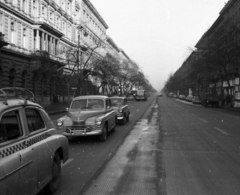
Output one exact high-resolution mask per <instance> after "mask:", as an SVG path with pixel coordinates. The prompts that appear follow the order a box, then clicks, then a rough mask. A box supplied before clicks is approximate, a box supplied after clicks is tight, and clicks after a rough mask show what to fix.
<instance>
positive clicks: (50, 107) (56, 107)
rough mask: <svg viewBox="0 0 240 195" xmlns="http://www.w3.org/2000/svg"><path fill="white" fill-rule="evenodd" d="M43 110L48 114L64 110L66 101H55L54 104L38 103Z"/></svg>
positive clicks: (66, 104) (66, 105)
mask: <svg viewBox="0 0 240 195" xmlns="http://www.w3.org/2000/svg"><path fill="white" fill-rule="evenodd" d="M40 105H41V106H42V107H43V108H44V110H45V111H46V112H47V113H48V114H49V115H53V114H59V113H64V112H66V108H67V107H68V103H65V102H64V103H56V104H40Z"/></svg>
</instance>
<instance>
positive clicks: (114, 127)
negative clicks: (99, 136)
mask: <svg viewBox="0 0 240 195" xmlns="http://www.w3.org/2000/svg"><path fill="white" fill-rule="evenodd" d="M116 126H117V118H115V124H114V126H113V128H112V132H115V131H116Z"/></svg>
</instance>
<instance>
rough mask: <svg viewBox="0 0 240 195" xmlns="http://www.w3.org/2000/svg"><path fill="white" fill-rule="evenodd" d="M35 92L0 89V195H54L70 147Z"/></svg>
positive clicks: (19, 89) (20, 89) (18, 89)
mask: <svg viewBox="0 0 240 195" xmlns="http://www.w3.org/2000/svg"><path fill="white" fill-rule="evenodd" d="M33 100H34V95H33V93H32V92H30V91H28V90H26V89H22V88H16V87H15V88H12V87H9V88H3V89H0V194H1V195H12V194H29V195H31V194H37V193H39V192H40V191H41V190H42V189H44V193H45V194H51V193H53V192H55V191H56V190H57V189H58V187H59V185H60V179H61V161H63V163H65V162H66V161H67V160H68V157H69V144H68V140H67V138H66V137H65V136H63V135H59V134H58V133H57V131H56V129H55V127H54V124H53V122H52V121H51V119H50V117H49V116H48V114H47V113H46V112H45V111H44V109H43V108H42V107H41V106H40V105H39V104H37V103H34V101H33Z"/></svg>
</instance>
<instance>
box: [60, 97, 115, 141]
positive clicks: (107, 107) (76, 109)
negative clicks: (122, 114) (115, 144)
mask: <svg viewBox="0 0 240 195" xmlns="http://www.w3.org/2000/svg"><path fill="white" fill-rule="evenodd" d="M67 111H68V113H67V115H66V116H64V117H61V118H59V119H58V120H57V124H56V126H57V130H58V132H60V133H63V135H65V136H67V137H68V138H70V137H72V136H99V138H100V140H101V141H105V140H106V139H107V135H108V132H110V131H112V130H114V128H115V126H116V124H117V113H116V112H115V111H114V109H113V107H112V105H111V101H110V99H109V97H107V96H100V95H89V96H78V97H75V98H74V99H73V100H72V102H71V104H70V107H69V108H67Z"/></svg>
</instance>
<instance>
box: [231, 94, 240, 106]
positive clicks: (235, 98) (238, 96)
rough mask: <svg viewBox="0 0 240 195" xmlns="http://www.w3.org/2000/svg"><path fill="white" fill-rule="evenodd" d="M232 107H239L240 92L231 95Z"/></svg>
mask: <svg viewBox="0 0 240 195" xmlns="http://www.w3.org/2000/svg"><path fill="white" fill-rule="evenodd" d="M233 107H234V108H240V92H236V93H235V94H234V96H233Z"/></svg>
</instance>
